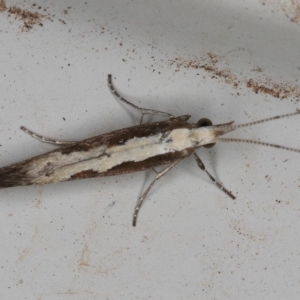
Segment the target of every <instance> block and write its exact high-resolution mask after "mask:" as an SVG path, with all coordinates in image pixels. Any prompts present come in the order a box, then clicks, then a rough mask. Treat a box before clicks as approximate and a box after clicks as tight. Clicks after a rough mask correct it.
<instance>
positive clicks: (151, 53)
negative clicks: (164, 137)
mask: <svg viewBox="0 0 300 300" xmlns="http://www.w3.org/2000/svg"><path fill="white" fill-rule="evenodd" d="M278 2H280V4H278ZM34 3H36V5H33V4H34ZM2 4H3V3H2ZM14 5H16V6H17V7H19V8H21V9H26V10H28V11H30V12H39V13H41V14H44V15H45V16H44V17H42V18H41V21H40V22H38V24H36V25H33V28H32V29H30V30H28V29H26V28H25V27H24V20H20V18H15V14H13V13H9V11H8V8H9V7H12V6H14ZM297 9H298V12H299V10H300V2H299V1H296V0H289V1H267V0H266V1H258V0H255V1H253V0H245V1H237V0H231V1H216V0H214V1H211V0H210V1H115V0H106V1H89V0H88V1H60V2H50V1H42V0H38V1H34V2H30V1H26V2H25V1H12V2H7V9H5V8H4V9H3V11H2V13H0V22H1V23H0V28H1V30H0V51H1V52H0V66H1V71H0V78H1V98H0V99H1V100H0V101H1V106H0V145H1V146H0V166H5V165H7V164H10V163H14V162H17V161H19V160H22V159H26V158H29V157H31V156H34V155H38V154H41V153H44V152H46V151H48V150H51V149H53V148H54V147H53V146H51V145H46V144H43V143H40V142H38V141H36V140H34V139H32V138H31V137H30V136H28V135H26V134H24V133H23V132H21V131H20V130H19V127H20V126H21V125H25V126H27V127H28V128H30V129H32V130H34V131H35V132H38V133H41V134H43V135H45V136H47V137H52V138H57V139H63V140H81V139H85V138H87V137H91V136H93V135H98V134H101V133H105V132H108V131H112V130H115V129H119V128H122V127H127V126H131V125H134V124H137V123H138V120H139V115H138V114H137V113H135V112H133V111H132V110H131V109H127V108H126V110H124V106H123V105H120V103H118V101H117V100H116V99H115V98H114V97H113V96H112V95H111V94H110V92H109V89H108V87H107V83H106V78H107V74H108V73H112V74H113V75H114V77H115V78H116V79H115V80H114V83H115V85H116V87H117V89H118V91H119V92H120V93H121V94H122V95H124V96H126V97H127V98H128V99H130V100H132V101H133V102H134V103H135V104H137V105H141V106H144V107H148V108H154V109H159V110H163V111H167V112H170V113H172V114H174V115H180V114H186V113H190V114H192V120H193V121H197V120H198V119H199V118H201V117H208V118H211V119H212V121H213V122H214V123H222V122H227V121H231V120H234V121H235V122H237V123H239V122H249V121H251V120H256V119H259V118H264V117H269V116H273V115H276V114H281V113H286V112H293V111H295V110H296V109H297V108H298V109H299V108H300V104H299V102H298V99H299V98H300V97H299V94H300V93H299V91H300V85H299V81H298V78H299V75H300V22H299V16H298V15H297ZM25 22H26V20H25ZM208 53H209V54H208ZM175 59H177V63H174V60H175ZM204 65H205V66H204ZM197 66H198V67H200V68H198V69H197V68H196V67H197ZM250 79H253V80H254V81H255V82H257V84H261V85H264V86H266V83H268V86H269V88H270V90H269V91H266V93H263V92H262V91H261V90H259V91H258V93H256V92H255V91H254V90H253V89H252V88H251V87H250V85H249V80H250ZM247 82H248V87H247ZM235 84H236V85H238V87H235V86H234V85H235ZM282 88H286V91H284V92H283V93H284V95H287V97H285V98H284V99H278V98H276V97H274V92H273V91H274V90H275V92H276V91H279V90H280V89H282ZM275 96H276V95H275ZM64 119H65V120H64ZM299 127H300V126H299V117H294V118H291V119H287V120H283V121H278V122H273V123H269V124H264V125H260V126H257V127H254V128H253V129H251V130H250V129H245V130H240V132H236V133H232V134H231V136H234V137H238V136H240V137H244V138H246V137H249V138H256V139H257V138H261V139H262V140H267V141H270V142H276V143H280V144H286V145H288V146H292V147H298V148H299V147H300V138H299ZM198 153H199V155H200V157H202V159H203V161H204V162H205V164H206V166H207V168H208V169H209V170H211V172H212V173H213V174H214V175H216V177H217V178H219V179H220V180H221V181H222V182H223V183H224V185H225V186H226V187H227V188H228V189H230V190H231V191H232V192H233V193H234V194H235V195H236V196H237V199H236V201H232V200H231V199H229V198H228V197H227V196H226V195H225V194H223V193H222V192H220V191H219V190H218V189H217V188H216V187H215V186H214V184H212V183H211V182H210V181H209V180H208V178H207V177H206V175H205V174H203V172H201V171H200V170H199V169H198V168H197V166H196V164H195V162H194V160H193V158H188V159H186V160H185V161H183V162H181V163H180V164H179V165H178V166H177V167H176V168H175V169H174V170H172V172H170V173H169V174H168V175H167V176H166V177H165V178H163V179H162V180H161V181H160V182H159V183H158V184H157V185H156V186H155V187H154V188H153V190H152V191H151V193H150V194H149V196H148V197H147V201H146V202H145V205H144V206H143V208H142V210H141V212H140V216H139V220H138V226H137V228H132V227H131V219H132V213H133V208H134V205H135V203H136V200H137V198H138V197H139V195H140V194H141V193H142V191H143V190H144V189H145V187H146V186H147V184H148V183H149V181H150V180H151V178H152V177H153V176H154V174H153V173H152V172H150V171H149V172H141V173H136V174H130V175H126V176H117V177H110V178H97V179H91V180H81V181H77V182H68V183H61V184H53V185H47V186H44V187H42V186H32V187H20V188H12V189H6V190H1V191H0V220H1V221H0V237H1V247H0V282H1V287H0V297H1V299H36V300H37V299H41V300H50V299H72V300H73V299H299V296H300V270H299V267H300V250H299V249H300V239H299V228H300V218H299V214H300V211H299V209H300V197H299V194H300V189H299V186H300V171H299V170H300V161H299V158H300V155H299V154H297V153H292V152H287V151H281V150H276V149H272V148H264V147H258V146H257V147H255V146H251V145H242V144H225V143H220V144H218V145H217V146H216V147H215V148H213V149H212V150H209V151H208V150H206V149H200V150H199V151H198Z"/></svg>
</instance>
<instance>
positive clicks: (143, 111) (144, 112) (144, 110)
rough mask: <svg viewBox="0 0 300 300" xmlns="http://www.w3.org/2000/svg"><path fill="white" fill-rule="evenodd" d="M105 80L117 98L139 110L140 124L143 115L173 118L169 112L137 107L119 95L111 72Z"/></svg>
mask: <svg viewBox="0 0 300 300" xmlns="http://www.w3.org/2000/svg"><path fill="white" fill-rule="evenodd" d="M107 80H108V86H109V88H110V91H111V93H112V94H114V95H115V96H116V97H117V98H119V100H121V101H123V102H124V103H126V104H128V105H130V106H131V107H133V108H135V109H137V110H138V111H139V112H141V114H142V117H141V121H140V124H142V121H143V117H144V115H159V116H163V117H169V118H174V116H173V115H171V114H169V113H165V112H163V111H159V110H154V109H148V108H142V107H138V106H136V105H134V104H132V103H131V102H129V101H128V100H126V99H124V98H123V97H121V95H120V94H119V93H118V92H117V91H116V89H115V87H114V86H113V83H112V79H111V74H109V75H108V77H107Z"/></svg>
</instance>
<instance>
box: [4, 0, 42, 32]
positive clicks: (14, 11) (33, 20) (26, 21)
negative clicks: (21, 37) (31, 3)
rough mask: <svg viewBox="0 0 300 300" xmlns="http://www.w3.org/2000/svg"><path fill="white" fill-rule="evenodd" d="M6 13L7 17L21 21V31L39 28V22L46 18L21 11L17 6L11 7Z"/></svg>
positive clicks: (34, 13) (36, 13)
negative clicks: (13, 17) (12, 16)
mask: <svg viewBox="0 0 300 300" xmlns="http://www.w3.org/2000/svg"><path fill="white" fill-rule="evenodd" d="M7 12H8V15H9V16H11V15H14V16H15V19H17V20H21V21H23V27H22V30H23V31H29V30H30V29H32V28H33V26H35V25H40V26H41V24H42V23H41V20H42V19H43V18H45V17H46V15H42V14H40V13H38V12H31V11H29V10H26V9H21V8H19V7H17V6H11V7H10V8H9V9H8V11H7Z"/></svg>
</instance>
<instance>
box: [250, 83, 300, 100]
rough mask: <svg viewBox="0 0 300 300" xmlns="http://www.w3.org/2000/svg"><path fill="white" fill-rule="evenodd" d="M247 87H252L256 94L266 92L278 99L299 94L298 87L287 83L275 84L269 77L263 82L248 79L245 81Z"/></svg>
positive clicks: (299, 89)
mask: <svg viewBox="0 0 300 300" xmlns="http://www.w3.org/2000/svg"><path fill="white" fill-rule="evenodd" d="M247 88H249V89H252V90H253V91H254V92H255V93H256V94H258V93H260V94H268V95H270V96H273V97H275V98H278V99H286V98H288V97H290V96H295V97H299V96H300V88H298V87H296V86H292V85H290V84H287V83H286V84H277V83H274V82H272V80H270V79H266V80H265V82H258V81H256V80H254V79H249V80H248V81H247Z"/></svg>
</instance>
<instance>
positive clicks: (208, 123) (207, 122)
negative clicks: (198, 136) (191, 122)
mask: <svg viewBox="0 0 300 300" xmlns="http://www.w3.org/2000/svg"><path fill="white" fill-rule="evenodd" d="M207 126H213V123H212V121H211V120H209V119H206V118H202V119H200V120H199V121H198V122H197V123H196V127H197V128H200V127H207ZM215 144H216V143H212V144H207V145H204V146H203V147H205V148H212V147H213V146H214V145H215Z"/></svg>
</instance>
